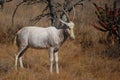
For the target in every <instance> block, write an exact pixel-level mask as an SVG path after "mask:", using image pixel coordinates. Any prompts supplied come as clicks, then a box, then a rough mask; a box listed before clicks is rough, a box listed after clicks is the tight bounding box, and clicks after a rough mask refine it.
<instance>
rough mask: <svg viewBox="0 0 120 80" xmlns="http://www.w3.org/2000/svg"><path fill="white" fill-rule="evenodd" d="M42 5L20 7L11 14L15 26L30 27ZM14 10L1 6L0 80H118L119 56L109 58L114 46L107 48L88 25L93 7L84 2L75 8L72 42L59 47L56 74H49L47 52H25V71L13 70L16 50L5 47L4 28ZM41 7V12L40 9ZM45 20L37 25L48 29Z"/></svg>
mask: <svg viewBox="0 0 120 80" xmlns="http://www.w3.org/2000/svg"><path fill="white" fill-rule="evenodd" d="M92 1H94V2H96V3H97V4H98V5H101V6H104V3H106V2H108V1H107V0H106V1H102V0H92ZM42 7H44V4H43V5H42V4H41V5H39V4H36V5H33V6H32V5H30V6H26V5H23V6H21V7H20V8H19V10H18V11H17V14H16V15H15V26H14V27H17V26H28V25H30V23H29V19H31V18H32V17H34V16H36V15H38V14H39V13H41V10H42ZM14 8H15V2H14V1H13V2H10V3H6V4H5V8H4V10H3V11H0V80H119V78H120V77H119V76H120V57H119V56H116V57H114V58H113V57H111V56H112V55H113V54H114V55H116V53H117V54H119V48H118V47H108V46H107V44H106V43H105V40H106V35H107V34H106V33H102V32H100V31H97V30H96V29H94V28H93V27H92V26H91V23H96V20H97V18H96V16H95V14H94V11H95V10H94V7H93V5H92V3H90V2H87V1H86V3H85V5H84V7H83V8H81V7H77V8H76V18H75V20H74V22H75V24H76V26H75V34H76V40H75V41H71V40H69V38H68V39H67V41H66V42H65V43H64V45H63V46H62V47H61V48H60V51H59V67H60V74H59V75H57V74H56V73H55V69H54V73H53V75H50V73H49V56H48V52H47V50H39V49H31V48H30V49H28V50H27V51H26V52H25V54H24V56H23V62H24V65H25V69H21V68H19V70H18V71H16V70H15V69H14V60H15V54H16V53H17V47H16V46H15V45H12V44H9V41H10V40H9V39H10V38H11V37H9V36H8V35H9V34H8V33H7V32H8V29H9V28H11V27H13V26H11V16H12V13H13V10H14ZM40 8H41V9H40ZM45 21H46V19H42V20H41V21H40V22H39V23H38V24H36V25H37V26H48V25H50V23H47V24H46V22H45ZM96 24H97V23H96Z"/></svg>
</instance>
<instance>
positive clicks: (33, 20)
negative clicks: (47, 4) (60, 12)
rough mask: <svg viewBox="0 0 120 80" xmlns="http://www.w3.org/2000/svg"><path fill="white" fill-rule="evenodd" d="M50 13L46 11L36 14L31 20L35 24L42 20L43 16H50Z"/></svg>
mask: <svg viewBox="0 0 120 80" xmlns="http://www.w3.org/2000/svg"><path fill="white" fill-rule="evenodd" d="M49 15H50V13H46V14H41V15H38V16H36V17H35V18H33V19H31V20H30V22H32V23H33V24H36V23H37V22H38V21H40V20H41V19H42V18H43V17H46V16H49Z"/></svg>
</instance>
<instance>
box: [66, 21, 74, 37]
mask: <svg viewBox="0 0 120 80" xmlns="http://www.w3.org/2000/svg"><path fill="white" fill-rule="evenodd" d="M67 25H68V27H69V29H67V31H68V34H69V35H70V38H71V39H75V35H74V26H75V25H74V23H73V22H72V21H70V22H69V23H67Z"/></svg>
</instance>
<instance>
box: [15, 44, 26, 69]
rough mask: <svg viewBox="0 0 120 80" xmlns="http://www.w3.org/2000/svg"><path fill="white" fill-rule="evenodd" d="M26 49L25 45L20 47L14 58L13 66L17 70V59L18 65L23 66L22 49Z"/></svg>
mask: <svg viewBox="0 0 120 80" xmlns="http://www.w3.org/2000/svg"><path fill="white" fill-rule="evenodd" d="M26 49H27V46H26V47H21V48H20V49H19V51H18V54H17V56H16V58H15V68H16V70H17V64H18V60H19V62H20V66H21V67H22V68H23V63H22V55H23V53H24V51H25V50H26Z"/></svg>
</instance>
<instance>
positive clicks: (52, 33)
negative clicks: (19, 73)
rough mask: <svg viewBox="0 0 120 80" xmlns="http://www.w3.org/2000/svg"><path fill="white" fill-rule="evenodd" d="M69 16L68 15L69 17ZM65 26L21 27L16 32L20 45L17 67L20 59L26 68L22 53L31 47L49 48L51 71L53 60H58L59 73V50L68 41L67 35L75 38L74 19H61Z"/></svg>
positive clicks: (16, 59)
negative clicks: (67, 20)
mask: <svg viewBox="0 0 120 80" xmlns="http://www.w3.org/2000/svg"><path fill="white" fill-rule="evenodd" d="M68 18H69V17H67V19H68ZM59 21H60V22H61V23H63V24H64V27H61V28H56V27H54V26H49V27H47V28H43V27H37V26H27V27H23V28H22V29H20V30H19V31H18V32H17V34H16V39H15V40H16V44H17V46H18V54H17V55H16V58H15V68H16V69H17V63H18V60H19V63H20V67H21V68H24V66H23V62H22V55H23V54H24V52H25V51H26V49H28V48H29V47H32V48H40V49H48V52H49V57H50V73H52V68H53V60H54V58H55V62H56V73H57V74H58V73H59V66H58V51H59V48H60V47H61V45H62V44H63V43H64V42H65V41H66V39H67V37H70V38H71V39H75V35H74V30H73V29H74V25H75V24H74V23H73V21H70V22H65V21H63V20H61V19H59Z"/></svg>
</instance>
